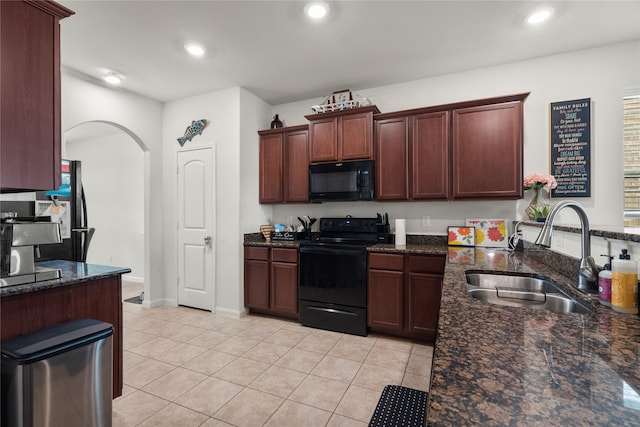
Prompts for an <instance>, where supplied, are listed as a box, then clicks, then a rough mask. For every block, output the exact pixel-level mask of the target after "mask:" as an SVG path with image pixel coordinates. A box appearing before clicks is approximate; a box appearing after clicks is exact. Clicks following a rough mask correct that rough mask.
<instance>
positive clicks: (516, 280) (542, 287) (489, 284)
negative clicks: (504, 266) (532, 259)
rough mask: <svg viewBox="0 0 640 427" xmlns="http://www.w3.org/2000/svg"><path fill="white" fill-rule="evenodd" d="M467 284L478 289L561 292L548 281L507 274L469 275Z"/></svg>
mask: <svg viewBox="0 0 640 427" xmlns="http://www.w3.org/2000/svg"><path fill="white" fill-rule="evenodd" d="M467 283H468V284H469V285H472V286H475V287H477V288H487V289H495V288H508V289H517V290H520V291H531V292H559V290H558V288H557V287H556V286H555V285H554V284H553V283H551V282H549V281H548V280H544V279H538V278H536V277H529V276H510V275H506V274H489V273H471V274H467Z"/></svg>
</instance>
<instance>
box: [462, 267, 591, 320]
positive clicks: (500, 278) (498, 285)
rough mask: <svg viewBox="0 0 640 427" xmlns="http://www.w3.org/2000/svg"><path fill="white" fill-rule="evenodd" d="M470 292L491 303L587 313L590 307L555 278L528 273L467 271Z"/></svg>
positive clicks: (474, 296)
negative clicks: (563, 287) (560, 287)
mask: <svg viewBox="0 0 640 427" xmlns="http://www.w3.org/2000/svg"><path fill="white" fill-rule="evenodd" d="M467 284H468V288H469V289H468V290H469V295H470V296H471V297H473V298H476V299H478V300H480V301H483V302H487V303H489V304H496V305H504V306H509V307H527V308H533V309H538V310H548V311H553V312H556V313H579V314H587V313H589V310H588V309H587V308H586V307H585V306H583V305H582V304H580V303H578V302H577V301H576V300H574V299H573V298H570V297H569V296H567V295H565V294H564V293H562V291H560V289H559V288H558V287H557V286H556V285H554V284H553V283H552V282H550V281H548V280H544V279H539V278H536V277H529V276H513V275H504V274H486V273H469V274H467Z"/></svg>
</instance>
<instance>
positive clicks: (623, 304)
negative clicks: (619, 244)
mask: <svg viewBox="0 0 640 427" xmlns="http://www.w3.org/2000/svg"><path fill="white" fill-rule="evenodd" d="M611 308H612V309H614V310H615V311H617V312H620V313H627V314H638V265H637V264H636V262H635V261H631V257H630V256H629V254H628V253H627V250H626V249H623V250H622V253H621V254H620V256H619V259H614V260H612V261H611Z"/></svg>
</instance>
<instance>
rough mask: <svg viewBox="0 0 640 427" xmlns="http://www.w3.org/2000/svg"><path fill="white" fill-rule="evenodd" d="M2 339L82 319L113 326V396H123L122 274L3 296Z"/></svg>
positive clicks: (0, 317) (0, 328)
mask: <svg viewBox="0 0 640 427" xmlns="http://www.w3.org/2000/svg"><path fill="white" fill-rule="evenodd" d="M1 304H2V310H0V330H1V334H0V339H2V340H8V339H11V338H14V337H17V336H20V335H24V334H26V333H29V332H34V331H37V330H39V329H43V328H47V327H50V326H54V325H58V324H60V323H65V322H70V321H72V320H79V319H96V320H99V321H101V322H107V323H110V324H111V325H113V397H114V398H116V397H118V396H120V395H122V387H123V377H122V371H123V347H122V345H123V344H122V279H121V276H120V275H116V276H112V277H106V278H100V279H93V280H88V281H87V282H82V283H77V284H72V285H68V286H60V287H55V288H49V289H44V290H40V291H35V292H28V293H24V294H17V295H11V296H5V297H2V301H1Z"/></svg>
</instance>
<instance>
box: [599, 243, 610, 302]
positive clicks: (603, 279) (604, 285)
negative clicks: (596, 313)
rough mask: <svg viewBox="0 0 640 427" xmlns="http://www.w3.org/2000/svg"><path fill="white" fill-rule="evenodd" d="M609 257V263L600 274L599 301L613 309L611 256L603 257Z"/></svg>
mask: <svg viewBox="0 0 640 427" xmlns="http://www.w3.org/2000/svg"><path fill="white" fill-rule="evenodd" d="M601 256H604V257H607V258H608V259H607V263H606V264H605V265H604V268H603V269H602V271H600V273H599V274H598V300H599V301H600V304H603V305H606V306H607V307H611V260H612V259H613V257H612V256H610V255H601Z"/></svg>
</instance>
